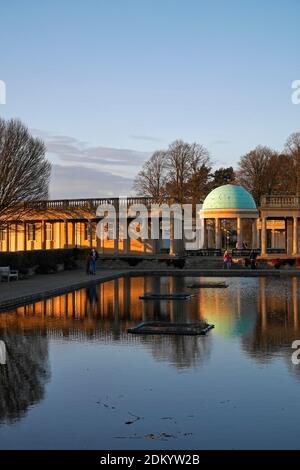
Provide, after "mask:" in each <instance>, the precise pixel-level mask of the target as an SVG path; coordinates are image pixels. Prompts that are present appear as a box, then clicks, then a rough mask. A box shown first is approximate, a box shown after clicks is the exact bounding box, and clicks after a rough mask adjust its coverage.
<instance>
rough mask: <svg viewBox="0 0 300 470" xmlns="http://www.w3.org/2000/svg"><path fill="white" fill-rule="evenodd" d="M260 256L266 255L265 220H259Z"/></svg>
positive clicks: (263, 218)
mask: <svg viewBox="0 0 300 470" xmlns="http://www.w3.org/2000/svg"><path fill="white" fill-rule="evenodd" d="M261 254H262V255H266V254H267V223H266V218H265V217H262V218H261Z"/></svg>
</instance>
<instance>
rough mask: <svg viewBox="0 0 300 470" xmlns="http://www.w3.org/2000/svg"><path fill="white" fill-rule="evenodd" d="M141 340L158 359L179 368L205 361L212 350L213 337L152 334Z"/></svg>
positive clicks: (195, 365)
mask: <svg viewBox="0 0 300 470" xmlns="http://www.w3.org/2000/svg"><path fill="white" fill-rule="evenodd" d="M141 341H142V342H143V343H144V344H146V345H147V347H148V348H149V349H150V350H151V351H152V354H153V357H154V358H155V359H156V360H158V361H167V362H169V363H170V364H171V365H173V366H175V367H177V368H178V369H185V368H188V367H197V366H199V365H201V364H203V363H205V362H206V361H207V360H208V358H209V356H210V351H211V338H210V337H209V336H207V337H203V336H201V337H197V336H150V337H144V338H141Z"/></svg>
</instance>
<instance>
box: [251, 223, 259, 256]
mask: <svg viewBox="0 0 300 470" xmlns="http://www.w3.org/2000/svg"><path fill="white" fill-rule="evenodd" d="M257 235H258V233H257V221H256V219H254V221H253V222H252V250H256V248H257V246H258V236H257Z"/></svg>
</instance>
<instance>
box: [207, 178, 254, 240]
mask: <svg viewBox="0 0 300 470" xmlns="http://www.w3.org/2000/svg"><path fill="white" fill-rule="evenodd" d="M200 216H201V217H202V219H203V220H204V248H216V249H222V248H223V246H222V245H223V243H222V240H223V238H224V239H225V240H226V236H228V235H226V234H228V233H229V232H231V233H232V232H236V248H238V249H242V248H243V246H244V240H245V239H244V228H245V226H247V228H248V232H249V224H250V227H251V229H252V235H251V240H247V241H248V243H247V246H248V247H249V248H257V246H258V226H257V220H258V217H259V213H258V210H257V207H256V204H255V201H254V199H253V197H252V196H251V194H250V193H249V192H248V191H247V190H246V189H245V188H243V187H242V186H238V185H233V184H226V185H224V186H220V187H218V188H216V189H214V190H213V191H211V192H210V193H209V194H208V196H207V197H206V198H205V200H204V203H203V206H202V210H201V211H200ZM228 221H230V226H231V227H234V229H233V230H231V231H230V230H226V222H228ZM227 225H228V224H227ZM222 235H223V236H222ZM248 238H249V237H248ZM249 242H250V243H249ZM249 244H250V246H249ZM225 248H227V245H226V246H225Z"/></svg>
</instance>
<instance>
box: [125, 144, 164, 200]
mask: <svg viewBox="0 0 300 470" xmlns="http://www.w3.org/2000/svg"><path fill="white" fill-rule="evenodd" d="M165 184H166V153H165V152H164V151H162V150H158V151H156V152H154V154H153V155H152V156H151V158H150V159H149V160H148V161H147V162H146V163H144V165H143V168H142V170H141V171H140V172H139V173H138V175H137V177H136V178H135V180H134V184H133V187H134V189H135V190H136V192H137V194H138V195H139V196H152V197H153V198H155V199H157V200H160V199H161V198H163V197H164V196H165Z"/></svg>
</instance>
